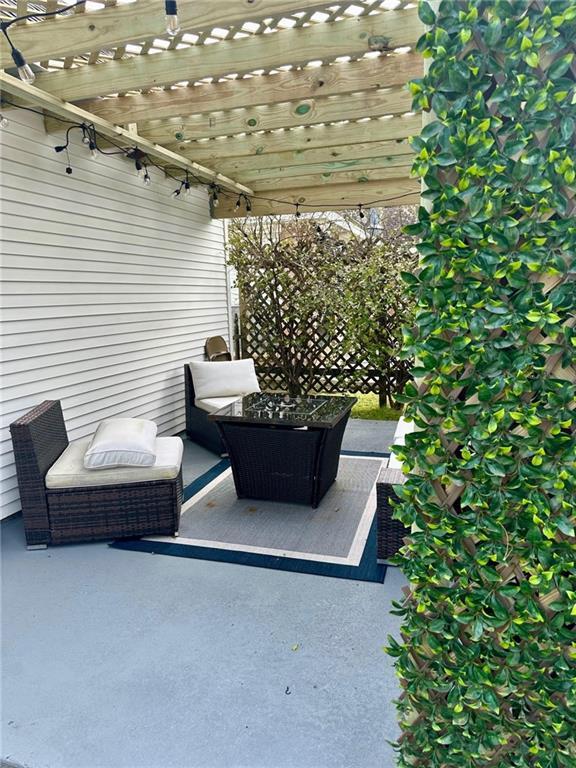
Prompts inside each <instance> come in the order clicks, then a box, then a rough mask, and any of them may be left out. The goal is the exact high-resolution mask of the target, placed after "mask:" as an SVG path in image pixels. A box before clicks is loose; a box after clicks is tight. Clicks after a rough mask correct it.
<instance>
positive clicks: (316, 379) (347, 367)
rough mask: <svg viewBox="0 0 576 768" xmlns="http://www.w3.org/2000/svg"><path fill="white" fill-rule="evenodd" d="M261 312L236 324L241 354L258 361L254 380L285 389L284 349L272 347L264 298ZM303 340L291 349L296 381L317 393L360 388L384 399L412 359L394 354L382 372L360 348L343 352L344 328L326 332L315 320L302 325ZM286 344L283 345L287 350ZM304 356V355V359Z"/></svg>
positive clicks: (395, 389)
mask: <svg viewBox="0 0 576 768" xmlns="http://www.w3.org/2000/svg"><path fill="white" fill-rule="evenodd" d="M262 304H263V306H262V307H261V309H260V310H259V311H256V312H248V311H246V310H245V309H244V310H243V311H242V312H241V315H240V322H239V328H238V330H237V333H238V335H239V351H240V354H241V356H242V357H252V358H253V359H254V361H255V363H256V370H257V373H258V378H259V381H260V383H261V386H262V388H263V389H266V390H270V391H274V390H279V391H288V390H289V389H290V382H289V381H288V377H287V375H286V371H285V365H284V364H283V360H282V351H281V350H279V349H278V348H276V347H273V346H272V345H271V344H270V343H269V340H268V338H267V336H266V332H265V330H263V328H264V329H265V328H266V324H265V323H264V322H263V317H262V315H263V314H264V313H266V312H268V311H269V304H268V303H266V302H265V301H263V302H262ZM306 334H307V336H306V339H305V342H304V343H302V340H301V339H300V340H299V343H298V349H301V348H304V350H305V353H304V355H302V354H299V352H298V350H297V349H296V347H294V348H292V349H291V350H290V351H291V353H292V354H293V356H294V362H295V368H296V367H297V366H298V365H299V364H302V370H301V373H300V375H299V376H298V381H299V384H300V387H301V390H302V391H306V392H312V393H318V392H327V393H333V394H337V393H342V392H362V393H365V394H367V393H374V394H378V395H380V394H383V395H385V397H386V400H387V401H390V399H391V398H393V396H394V394H395V393H396V392H400V391H401V390H402V389H403V387H404V384H405V383H406V381H407V380H408V379H409V377H410V362H409V361H406V360H399V359H398V358H393V359H391V360H390V362H389V364H388V365H387V366H386V370H385V371H382V370H378V369H376V368H374V366H373V365H371V364H370V362H369V361H368V360H366V358H365V357H364V356H363V355H362V353H361V352H360V351H355V350H352V351H345V350H346V349H347V348H348V345H347V344H346V343H345V341H346V331H345V330H338V331H335V332H333V333H330V332H327V331H326V330H325V329H322V328H321V327H319V326H318V325H317V324H311V325H309V326H308V327H307V328H306ZM290 346H291V345H290V344H289V343H288V344H287V347H288V348H290ZM303 357H305V358H306V359H303Z"/></svg>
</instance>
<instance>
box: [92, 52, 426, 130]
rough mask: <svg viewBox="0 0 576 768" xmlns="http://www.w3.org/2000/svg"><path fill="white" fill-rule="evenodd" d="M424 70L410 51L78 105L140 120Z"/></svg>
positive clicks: (344, 88)
mask: <svg viewBox="0 0 576 768" xmlns="http://www.w3.org/2000/svg"><path fill="white" fill-rule="evenodd" d="M422 74H423V65H422V59H421V58H420V56H418V55H417V54H415V53H409V54H404V55H392V56H383V57H379V58H377V59H362V60H360V61H349V62H340V63H335V64H331V65H330V66H328V65H325V66H322V67H315V68H312V69H302V70H297V71H290V72H277V73H276V74H272V75H260V76H257V77H251V78H247V79H242V80H228V81H226V82H220V83H207V84H205V85H197V86H194V87H188V88H173V89H171V90H165V91H154V92H151V93H147V94H137V95H133V96H123V97H121V98H111V99H87V100H85V101H81V102H78V106H80V107H82V108H83V109H86V110H87V111H88V112H93V113H94V114H95V115H100V117H103V118H104V119H106V120H110V122H112V123H118V122H120V123H121V122H122V121H123V119H124V118H125V116H126V114H129V115H130V117H131V119H132V121H133V122H135V123H139V122H142V121H148V120H164V119H170V118H174V117H186V116H187V115H194V114H201V113H206V112H215V111H228V110H232V109H240V108H249V107H257V106H262V105H265V104H278V103H281V102H286V101H299V100H304V99H310V98H316V97H319V96H320V97H324V96H334V95H342V94H349V93H353V92H354V91H367V90H369V89H376V88H390V87H393V86H401V85H404V84H405V83H407V82H408V81H409V80H411V79H412V78H414V77H421V76H422Z"/></svg>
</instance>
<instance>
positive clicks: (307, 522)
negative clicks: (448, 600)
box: [111, 452, 386, 583]
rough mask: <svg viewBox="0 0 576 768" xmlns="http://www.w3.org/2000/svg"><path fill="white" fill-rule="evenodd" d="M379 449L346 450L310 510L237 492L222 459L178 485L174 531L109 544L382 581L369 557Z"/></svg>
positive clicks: (373, 558)
mask: <svg viewBox="0 0 576 768" xmlns="http://www.w3.org/2000/svg"><path fill="white" fill-rule="evenodd" d="M382 462H383V457H382V456H367V455H350V453H349V452H347V454H346V455H343V456H341V458H340V469H339V472H338V477H337V479H336V481H335V483H334V485H332V487H331V488H330V489H329V490H328V492H327V494H326V495H325V496H324V498H323V499H322V501H321V503H320V505H319V506H318V508H317V509H312V508H311V507H307V506H304V505H301V504H288V503H283V502H273V501H256V500H252V499H238V498H237V496H236V491H235V488H234V480H233V478H232V470H231V469H230V464H229V462H228V461H227V460H222V461H220V462H219V463H218V464H216V466H215V467H213V468H212V469H210V470H209V471H208V472H206V473H205V474H204V475H202V476H201V477H199V478H198V479H197V480H195V481H194V482H193V483H192V484H191V485H189V486H188V487H187V488H186V489H185V494H184V499H185V501H184V504H183V506H182V514H181V519H180V536H179V538H177V539H175V538H172V537H166V536H153V537H152V536H151V537H147V538H144V539H131V540H124V541H118V542H114V543H113V544H111V546H112V547H115V548H117V549H127V550H132V551H137V552H149V553H154V554H163V555H172V556H174V557H191V558H197V559H202V560H217V561H220V562H228V563H239V564H244V565H251V566H256V567H261V568H273V569H278V570H284V571H296V572H300V573H309V574H317V575H322V576H332V577H335V578H343V579H354V580H358V581H373V582H379V583H382V582H383V581H384V576H385V574H386V566H385V565H382V564H378V563H377V561H376V557H377V556H376V520H375V511H376V480H377V479H378V474H379V472H380V469H381V467H382Z"/></svg>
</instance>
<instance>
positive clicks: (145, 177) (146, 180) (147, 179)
mask: <svg viewBox="0 0 576 768" xmlns="http://www.w3.org/2000/svg"><path fill="white" fill-rule="evenodd" d="M151 183H152V179H151V178H150V175H149V174H148V171H146V173H145V174H144V184H146V186H150V184H151Z"/></svg>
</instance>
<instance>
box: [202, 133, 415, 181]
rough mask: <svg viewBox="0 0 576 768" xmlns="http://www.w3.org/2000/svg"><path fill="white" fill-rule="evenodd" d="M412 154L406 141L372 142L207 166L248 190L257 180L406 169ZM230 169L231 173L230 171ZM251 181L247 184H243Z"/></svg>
mask: <svg viewBox="0 0 576 768" xmlns="http://www.w3.org/2000/svg"><path fill="white" fill-rule="evenodd" d="M412 160H413V150H412V148H411V147H410V144H409V143H408V142H407V141H402V142H397V141H374V142H370V143H367V144H357V145H355V144H350V145H343V146H340V147H321V148H320V149H305V150H303V151H302V152H298V151H297V150H296V151H295V152H276V153H272V154H269V155H259V156H258V157H238V158H232V157H228V158H223V159H222V160H221V161H219V162H214V163H212V162H211V163H209V165H210V167H211V168H214V169H215V170H218V171H220V172H221V173H226V174H229V175H230V174H231V175H232V176H234V177H235V178H236V177H242V179H244V180H246V183H251V184H252V186H254V185H256V186H257V185H258V181H259V180H260V179H269V178H271V177H273V176H277V175H280V174H281V173H284V174H285V175H287V176H304V175H307V174H310V173H337V172H338V171H339V170H353V169H354V168H363V167H364V168H372V167H383V166H384V165H386V166H387V167H391V166H394V165H403V166H408V165H411V164H412ZM232 169H233V170H232ZM248 179H250V180H251V181H250V182H248V181H247V180H248Z"/></svg>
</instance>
